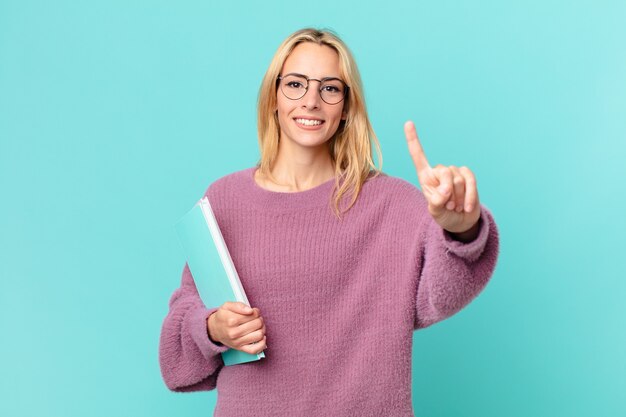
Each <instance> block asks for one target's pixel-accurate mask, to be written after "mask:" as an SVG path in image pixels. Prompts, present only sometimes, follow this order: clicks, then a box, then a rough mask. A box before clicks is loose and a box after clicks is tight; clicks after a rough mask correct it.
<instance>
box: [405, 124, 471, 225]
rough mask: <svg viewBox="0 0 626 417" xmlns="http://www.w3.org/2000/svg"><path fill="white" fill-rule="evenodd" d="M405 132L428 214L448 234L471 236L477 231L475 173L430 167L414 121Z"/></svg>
mask: <svg viewBox="0 0 626 417" xmlns="http://www.w3.org/2000/svg"><path fill="white" fill-rule="evenodd" d="M404 133H405V135H406V140H407V145H408V147H409V153H410V154H411V158H412V159H413V163H414V164H415V169H416V170H417V178H418V180H419V183H420V186H421V188H422V193H423V194H424V197H426V200H427V201H428V211H429V212H430V214H431V215H432V216H433V218H434V219H435V221H436V222H437V224H439V226H441V227H442V228H444V229H445V230H447V231H449V232H451V233H456V234H463V233H470V234H472V235H474V234H475V233H472V232H474V231H476V230H477V227H476V226H477V224H478V219H479V218H480V204H479V201H478V190H477V188H476V179H475V177H474V173H472V171H470V169H469V168H467V167H464V166H463V167H456V166H453V165H451V166H447V167H446V166H443V165H437V166H435V167H434V168H431V166H430V164H429V163H428V160H427V159H426V155H425V154H424V149H423V148H422V145H421V143H420V141H419V138H418V137H417V132H416V131H415V125H414V124H413V122H411V121H408V122H406V123H405V124H404Z"/></svg>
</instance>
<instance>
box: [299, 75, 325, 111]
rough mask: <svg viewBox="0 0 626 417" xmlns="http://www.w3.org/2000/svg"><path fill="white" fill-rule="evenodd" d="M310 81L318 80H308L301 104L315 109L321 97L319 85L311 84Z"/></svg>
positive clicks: (318, 105)
mask: <svg viewBox="0 0 626 417" xmlns="http://www.w3.org/2000/svg"><path fill="white" fill-rule="evenodd" d="M311 81H315V82H316V83H317V82H318V81H317V80H309V88H308V89H307V92H306V93H305V94H304V97H302V106H303V107H306V108H307V109H317V108H319V107H320V104H321V103H320V102H321V100H322V97H321V95H320V94H321V93H320V91H319V85H318V84H312V83H311Z"/></svg>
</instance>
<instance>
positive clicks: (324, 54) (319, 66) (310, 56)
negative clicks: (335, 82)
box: [281, 42, 340, 79]
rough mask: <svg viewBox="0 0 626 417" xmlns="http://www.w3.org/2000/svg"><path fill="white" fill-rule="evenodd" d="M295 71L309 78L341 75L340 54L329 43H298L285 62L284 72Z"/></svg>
mask: <svg viewBox="0 0 626 417" xmlns="http://www.w3.org/2000/svg"><path fill="white" fill-rule="evenodd" d="M291 72H295V73H298V74H304V75H306V76H308V77H309V78H319V79H321V78H323V77H339V76H340V73H339V55H338V54H337V51H335V50H334V49H333V48H331V47H330V46H327V45H318V44H316V43H313V42H303V43H301V44H298V45H297V46H296V47H295V48H294V49H293V51H291V54H290V55H289V56H288V57H287V59H286V60H285V62H284V64H283V68H282V71H281V73H282V74H289V73H291Z"/></svg>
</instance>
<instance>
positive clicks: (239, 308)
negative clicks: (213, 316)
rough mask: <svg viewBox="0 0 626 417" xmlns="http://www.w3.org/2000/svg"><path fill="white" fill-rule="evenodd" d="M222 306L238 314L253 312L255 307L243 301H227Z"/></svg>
mask: <svg viewBox="0 0 626 417" xmlns="http://www.w3.org/2000/svg"><path fill="white" fill-rule="evenodd" d="M222 308H223V309H225V310H228V311H232V312H233V313H237V314H246V315H247V314H252V313H254V309H253V308H251V307H250V306H248V305H246V304H245V303H242V302H241V301H226V302H225V303H224V304H222Z"/></svg>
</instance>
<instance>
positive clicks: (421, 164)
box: [404, 120, 430, 172]
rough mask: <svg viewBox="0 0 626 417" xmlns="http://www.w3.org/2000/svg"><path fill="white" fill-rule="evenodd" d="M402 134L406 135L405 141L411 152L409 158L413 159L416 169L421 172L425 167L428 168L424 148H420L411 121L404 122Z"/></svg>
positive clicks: (420, 145)
mask: <svg viewBox="0 0 626 417" xmlns="http://www.w3.org/2000/svg"><path fill="white" fill-rule="evenodd" d="M404 134H405V135H406V142H407V145H408V146H409V153H410V154H411V158H412V159H413V163H414V164H415V167H416V168H417V171H418V172H421V171H423V170H425V169H430V164H429V163H428V159H426V154H424V148H422V144H421V143H420V140H419V138H418V137H417V132H416V131H415V125H414V124H413V122H412V121H410V120H409V121H408V122H406V123H405V124H404Z"/></svg>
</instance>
